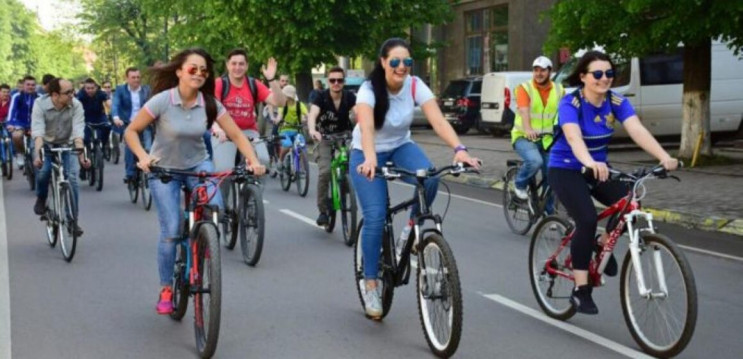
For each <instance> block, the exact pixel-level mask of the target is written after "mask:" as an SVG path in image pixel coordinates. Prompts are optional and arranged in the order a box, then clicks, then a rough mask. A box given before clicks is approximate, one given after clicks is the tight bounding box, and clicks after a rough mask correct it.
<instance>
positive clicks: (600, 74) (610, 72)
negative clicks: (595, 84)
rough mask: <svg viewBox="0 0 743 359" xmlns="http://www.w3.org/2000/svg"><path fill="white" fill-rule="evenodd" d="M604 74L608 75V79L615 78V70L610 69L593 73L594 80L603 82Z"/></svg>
mask: <svg viewBox="0 0 743 359" xmlns="http://www.w3.org/2000/svg"><path fill="white" fill-rule="evenodd" d="M604 74H606V78H607V79H611V78H614V69H608V70H606V71H602V70H596V71H591V75H593V78H595V79H596V80H601V78H602V77H604Z"/></svg>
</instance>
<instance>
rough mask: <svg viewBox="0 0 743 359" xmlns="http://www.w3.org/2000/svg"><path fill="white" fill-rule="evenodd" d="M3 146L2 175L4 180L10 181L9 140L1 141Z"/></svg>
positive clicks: (11, 171)
mask: <svg viewBox="0 0 743 359" xmlns="http://www.w3.org/2000/svg"><path fill="white" fill-rule="evenodd" d="M3 142H4V143H3V146H4V147H5V148H4V149H3V151H4V152H5V156H4V157H5V161H3V175H4V176H5V178H7V179H8V181H10V180H11V179H13V148H12V146H13V143H12V142H10V138H6V139H5V140H4V141H3Z"/></svg>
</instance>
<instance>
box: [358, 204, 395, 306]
mask: <svg viewBox="0 0 743 359" xmlns="http://www.w3.org/2000/svg"><path fill="white" fill-rule="evenodd" d="M358 227H359V230H358V231H357V232H356V233H355V238H354V243H355V244H354V248H353V252H354V256H353V267H354V278H355V281H356V291H357V293H358V294H359V300H360V301H361V309H362V310H366V305H365V304H366V302H364V293H365V292H366V283H365V282H364V281H365V279H364V250H363V245H362V243H361V232H362V229H363V228H364V219H363V218H362V219H361V221H359V226H358ZM388 237H389V234H388V233H387V231H386V230H385V231H384V233H383V235H382V240H383V241H388V240H390V239H389V238H388ZM383 247H384V245H383ZM380 251H381V252H382V254H381V255H380V257H379V274H378V275H377V287H379V286H380V285H381V286H382V316H381V317H379V320H381V319H382V318H384V317H385V316H387V313H389V311H390V308H391V307H392V299H393V297H394V294H395V284H394V279H393V277H392V273H391V272H390V271H389V270H385V267H387V268H392V267H391V266H390V265H389V264H387V265H385V260H390V261H391V256H393V255H394V253H391V254H390V255H386V254H385V253H384V249H380ZM385 256H386V257H387V258H385ZM368 317H369V316H367V318H368Z"/></svg>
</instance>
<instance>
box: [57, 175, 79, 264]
mask: <svg viewBox="0 0 743 359" xmlns="http://www.w3.org/2000/svg"><path fill="white" fill-rule="evenodd" d="M59 200H60V212H59V213H58V217H59V219H60V220H59V226H57V231H58V232H57V234H58V235H59V244H60V246H61V247H62V255H63V256H64V259H65V260H66V261H67V262H70V261H72V257H74V256H75V248H76V247H77V233H76V232H75V227H76V225H77V218H75V212H74V208H75V207H74V206H75V202H74V198H73V197H72V190H71V189H70V187H69V184H67V183H63V184H62V185H61V186H60V188H59Z"/></svg>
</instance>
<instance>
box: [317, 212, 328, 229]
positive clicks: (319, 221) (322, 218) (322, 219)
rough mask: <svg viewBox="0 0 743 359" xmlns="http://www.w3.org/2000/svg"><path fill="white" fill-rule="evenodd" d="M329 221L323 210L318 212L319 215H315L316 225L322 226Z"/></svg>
mask: <svg viewBox="0 0 743 359" xmlns="http://www.w3.org/2000/svg"><path fill="white" fill-rule="evenodd" d="M329 222H330V219H329V218H328V215H327V214H326V213H325V212H320V215H319V216H317V221H316V222H315V223H317V225H318V226H320V227H324V226H327V225H328V223H329Z"/></svg>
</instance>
